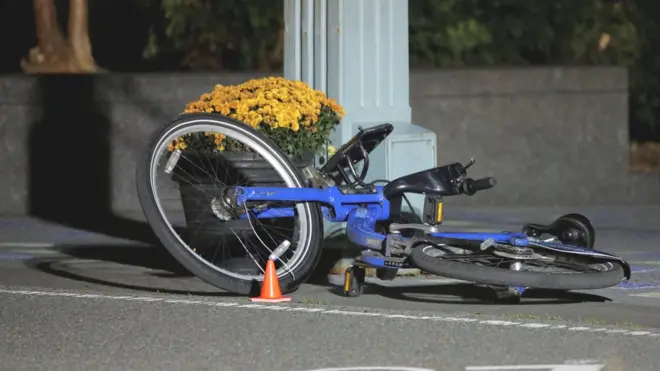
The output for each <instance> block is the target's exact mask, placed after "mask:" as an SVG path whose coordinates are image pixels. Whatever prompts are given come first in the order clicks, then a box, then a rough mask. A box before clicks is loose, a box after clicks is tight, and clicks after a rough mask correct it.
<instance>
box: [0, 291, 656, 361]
mask: <svg viewBox="0 0 660 371" xmlns="http://www.w3.org/2000/svg"><path fill="white" fill-rule="evenodd" d="M0 294H7V295H23V296H50V297H70V298H78V299H91V300H113V301H122V300H123V301H133V302H143V303H166V304H182V305H205V306H211V307H232V308H246V309H253V310H277V311H290V312H308V313H317V314H330V315H340V316H371V317H382V318H394V319H402V320H413V321H420V320H421V321H424V320H425V321H443V322H466V323H476V324H480V325H490V326H504V327H513V328H519V329H535V330H539V329H549V330H564V331H571V332H585V333H589V332H602V333H604V334H619V335H632V336H641V337H649V338H654V339H657V338H660V333H657V332H651V331H641V330H639V329H636V330H627V329H622V328H607V327H600V328H597V327H581V326H580V327H569V326H567V325H551V324H546V323H535V322H513V321H502V320H479V319H476V318H469V317H448V316H447V317H445V316H416V315H408V314H396V313H385V312H378V311H367V310H365V311H351V310H338V309H324V308H310V307H303V306H295V305H282V304H273V305H264V304H251V303H250V304H241V303H238V302H225V301H209V300H188V299H168V298H166V297H156V296H118V295H102V294H83V293H76V292H65V291H36V290H18V289H2V288H0ZM564 366H566V365H564ZM489 367H490V366H489ZM493 367H494V366H493ZM498 367H500V366H498ZM474 370H479V369H474ZM482 370H487V369H482ZM493 370H500V369H493ZM501 370H505V369H501ZM514 370H515V369H514ZM552 371H573V370H572V369H559V370H552ZM574 371H590V370H588V369H575V370H574Z"/></svg>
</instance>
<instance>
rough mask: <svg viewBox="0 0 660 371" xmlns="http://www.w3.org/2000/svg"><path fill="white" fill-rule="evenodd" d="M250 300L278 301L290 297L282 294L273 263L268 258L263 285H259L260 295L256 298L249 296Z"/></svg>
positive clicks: (289, 298) (288, 299) (286, 299)
mask: <svg viewBox="0 0 660 371" xmlns="http://www.w3.org/2000/svg"><path fill="white" fill-rule="evenodd" d="M250 300H251V301H253V302H261V303H263V302H269V303H280V302H283V301H290V300H291V297H288V296H282V292H281V291H280V282H279V280H278V279H277V271H276V270H275V263H273V261H272V260H271V259H268V262H267V263H266V273H265V274H264V283H263V286H261V295H259V296H258V297H256V298H250Z"/></svg>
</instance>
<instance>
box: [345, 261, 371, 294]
mask: <svg viewBox="0 0 660 371" xmlns="http://www.w3.org/2000/svg"><path fill="white" fill-rule="evenodd" d="M365 278H366V271H365V269H364V267H360V266H357V265H352V266H350V267H348V268H346V271H345V272H344V296H348V297H358V296H360V295H362V293H363V292H364V282H365Z"/></svg>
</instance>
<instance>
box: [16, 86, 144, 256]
mask: <svg viewBox="0 0 660 371" xmlns="http://www.w3.org/2000/svg"><path fill="white" fill-rule="evenodd" d="M36 78H37V84H36V86H37V87H38V95H39V96H38V99H39V100H40V104H41V109H40V110H37V112H36V113H35V117H34V123H33V124H32V127H31V128H30V138H29V148H30V149H29V151H30V153H29V186H28V194H29V212H30V215H31V216H33V217H36V218H40V219H43V220H46V221H50V222H55V223H58V224H61V225H64V226H69V227H73V228H76V229H82V230H86V231H91V232H96V233H102V234H105V235H108V236H113V237H119V238H126V239H130V240H133V241H140V242H143V243H147V244H157V241H156V239H155V236H154V234H153V232H152V231H151V229H150V228H149V226H148V225H147V224H146V223H141V222H137V221H134V220H130V219H126V218H122V217H120V216H117V215H115V214H114V212H113V210H112V189H111V187H112V178H111V169H112V165H113V164H112V163H111V138H112V132H111V127H110V121H109V117H110V116H109V115H110V113H109V112H108V108H107V104H103V103H102V102H101V101H100V100H101V99H100V98H99V96H98V94H97V93H98V92H97V84H98V83H99V81H100V80H101V79H102V77H100V76H96V75H93V74H92V75H75V76H69V75H62V76H58V75H52V76H50V75H49V76H39V77H36Z"/></svg>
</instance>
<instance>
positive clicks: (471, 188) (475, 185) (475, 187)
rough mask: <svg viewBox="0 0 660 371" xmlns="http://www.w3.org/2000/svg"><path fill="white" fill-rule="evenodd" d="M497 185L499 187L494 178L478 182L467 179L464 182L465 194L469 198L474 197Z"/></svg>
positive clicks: (482, 179)
mask: <svg viewBox="0 0 660 371" xmlns="http://www.w3.org/2000/svg"><path fill="white" fill-rule="evenodd" d="M496 185H497V180H496V179H495V178H493V177H488V178H481V179H477V180H473V179H470V178H467V179H465V181H464V182H463V193H465V194H466V195H468V196H472V195H473V194H475V193H477V192H479V191H484V190H486V189H489V188H493V187H495V186H496Z"/></svg>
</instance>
